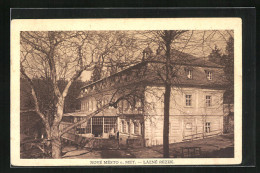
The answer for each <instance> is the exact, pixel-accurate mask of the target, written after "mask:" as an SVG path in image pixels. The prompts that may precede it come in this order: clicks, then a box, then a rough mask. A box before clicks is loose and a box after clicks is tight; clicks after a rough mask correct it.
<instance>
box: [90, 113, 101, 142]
mask: <svg viewBox="0 0 260 173" xmlns="http://www.w3.org/2000/svg"><path fill="white" fill-rule="evenodd" d="M92 134H93V135H94V136H95V137H101V136H102V134H103V117H93V118H92Z"/></svg>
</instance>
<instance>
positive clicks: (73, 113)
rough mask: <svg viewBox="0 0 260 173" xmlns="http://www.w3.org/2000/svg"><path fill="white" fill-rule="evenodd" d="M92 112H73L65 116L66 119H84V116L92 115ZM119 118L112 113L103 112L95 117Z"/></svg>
mask: <svg viewBox="0 0 260 173" xmlns="http://www.w3.org/2000/svg"><path fill="white" fill-rule="evenodd" d="M91 113H92V112H71V113H66V114H63V116H64V117H69V116H71V117H84V116H87V115H89V114H91ZM111 116H113V117H118V115H117V114H110V113H103V112H100V113H98V114H97V115H95V116H94V117H111Z"/></svg>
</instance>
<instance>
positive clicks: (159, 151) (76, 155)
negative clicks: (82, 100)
mask: <svg viewBox="0 0 260 173" xmlns="http://www.w3.org/2000/svg"><path fill="white" fill-rule="evenodd" d="M181 147H201V155H200V156H196V157H202V158H232V157H234V136H233V134H228V135H220V136H214V137H210V138H206V139H200V140H195V141H188V142H181V143H175V144H170V147H169V148H170V157H173V158H180V157H182V150H181ZM62 152H63V156H62V158H64V159H89V158H162V157H163V147H162V146H153V147H144V148H122V147H121V148H120V149H115V148H114V149H110V148H107V149H103V150H101V149H99V150H98V149H95V150H94V149H93V150H89V149H86V148H83V149H77V147H75V146H73V145H68V146H66V147H64V148H63V150H62ZM40 153H41V152H39V151H38V152H37V148H33V149H32V150H30V151H29V152H28V151H27V152H23V153H22V154H21V158H39V157H40V158H42V154H40Z"/></svg>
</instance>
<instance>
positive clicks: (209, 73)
mask: <svg viewBox="0 0 260 173" xmlns="http://www.w3.org/2000/svg"><path fill="white" fill-rule="evenodd" d="M206 73H207V79H208V80H212V72H211V71H207V72H206Z"/></svg>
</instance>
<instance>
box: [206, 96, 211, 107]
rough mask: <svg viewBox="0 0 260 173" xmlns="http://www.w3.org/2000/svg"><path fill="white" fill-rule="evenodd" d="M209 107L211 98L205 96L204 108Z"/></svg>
mask: <svg viewBox="0 0 260 173" xmlns="http://www.w3.org/2000/svg"><path fill="white" fill-rule="evenodd" d="M210 106H211V96H206V107H210Z"/></svg>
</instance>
